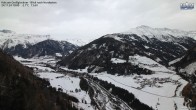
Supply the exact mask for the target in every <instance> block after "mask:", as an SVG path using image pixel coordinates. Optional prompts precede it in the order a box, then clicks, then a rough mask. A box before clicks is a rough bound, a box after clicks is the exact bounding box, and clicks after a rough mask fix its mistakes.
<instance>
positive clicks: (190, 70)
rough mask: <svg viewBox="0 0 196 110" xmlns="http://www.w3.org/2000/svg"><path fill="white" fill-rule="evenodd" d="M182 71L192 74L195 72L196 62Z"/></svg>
mask: <svg viewBox="0 0 196 110" xmlns="http://www.w3.org/2000/svg"><path fill="white" fill-rule="evenodd" d="M184 70H185V71H186V73H188V74H194V73H195V71H196V62H193V63H191V64H189V65H188V66H186V67H185V68H184Z"/></svg>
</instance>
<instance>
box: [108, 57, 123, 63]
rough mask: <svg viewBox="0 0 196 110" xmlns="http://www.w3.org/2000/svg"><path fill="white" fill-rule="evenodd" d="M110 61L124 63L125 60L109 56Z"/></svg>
mask: <svg viewBox="0 0 196 110" xmlns="http://www.w3.org/2000/svg"><path fill="white" fill-rule="evenodd" d="M111 62H112V63H125V62H126V61H125V60H123V59H119V58H111Z"/></svg>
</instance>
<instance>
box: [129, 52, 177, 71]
mask: <svg viewBox="0 0 196 110" xmlns="http://www.w3.org/2000/svg"><path fill="white" fill-rule="evenodd" d="M129 62H130V63H132V64H134V65H139V66H140V67H143V68H146V69H149V70H152V71H155V72H158V71H159V72H171V73H173V71H171V70H169V69H167V68H166V67H165V66H163V65H161V64H159V63H157V62H156V61H154V60H152V59H150V58H148V57H146V56H140V55H134V56H129Z"/></svg>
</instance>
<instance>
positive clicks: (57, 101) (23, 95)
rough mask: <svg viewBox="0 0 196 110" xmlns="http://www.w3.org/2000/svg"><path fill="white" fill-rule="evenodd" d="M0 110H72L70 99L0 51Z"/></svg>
mask: <svg viewBox="0 0 196 110" xmlns="http://www.w3.org/2000/svg"><path fill="white" fill-rule="evenodd" d="M0 66H1V68H0V80H1V83H0V88H1V90H0V100H1V101H0V109H1V110H63V109H64V110H65V109H70V110H76V109H75V107H72V105H71V101H74V102H78V100H77V99H76V98H74V97H71V96H69V95H67V94H65V93H61V92H57V91H56V89H54V88H52V87H51V86H50V83H49V82H48V81H46V80H44V79H40V78H38V77H36V76H34V75H33V72H32V70H31V69H29V68H28V67H25V66H23V65H22V64H20V63H19V62H17V61H15V60H14V58H13V57H11V56H9V55H7V54H5V53H3V52H2V51H1V50H0Z"/></svg>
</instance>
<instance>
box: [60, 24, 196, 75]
mask: <svg viewBox="0 0 196 110" xmlns="http://www.w3.org/2000/svg"><path fill="white" fill-rule="evenodd" d="M133 30H134V31H133ZM166 33H167V34H166ZM168 33H169V34H168ZM177 33H178V31H177V30H172V29H166V28H162V29H157V28H150V27H147V26H140V27H137V28H135V29H132V31H129V32H127V33H115V34H108V35H105V36H102V37H101V38H99V39H96V40H94V41H92V42H90V43H89V44H87V45H85V46H83V47H81V48H79V49H77V50H76V51H74V52H73V53H72V54H71V55H69V56H67V57H65V59H64V60H63V61H61V62H60V64H61V65H64V66H67V67H69V68H72V69H78V68H86V67H87V68H88V70H89V72H91V71H97V72H98V71H108V72H110V73H121V74H125V73H135V72H138V71H140V72H141V73H144V72H142V71H143V69H142V68H143V67H141V66H138V65H134V64H133V63H132V62H131V58H132V57H134V56H135V55H138V56H140V57H141V58H142V57H146V58H147V59H151V60H153V61H155V62H157V63H159V64H161V65H164V66H168V62H169V61H171V60H174V59H175V58H177V57H179V56H181V55H182V54H183V53H184V52H185V51H186V50H187V49H189V48H191V47H192V46H193V45H194V44H195V43H196V40H194V39H193V37H194V36H193V37H192V36H187V35H189V34H188V32H187V34H184V35H182V34H181V35H180V34H177ZM182 33H184V31H182ZM114 58H116V59H117V60H118V61H120V62H118V63H114V61H113V59H114ZM147 70H149V69H147ZM147 70H146V73H147V74H150V73H151V71H147Z"/></svg>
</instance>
